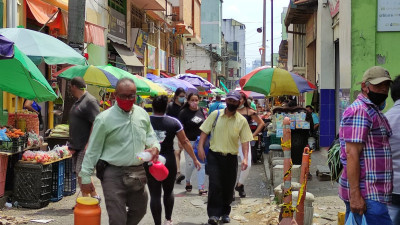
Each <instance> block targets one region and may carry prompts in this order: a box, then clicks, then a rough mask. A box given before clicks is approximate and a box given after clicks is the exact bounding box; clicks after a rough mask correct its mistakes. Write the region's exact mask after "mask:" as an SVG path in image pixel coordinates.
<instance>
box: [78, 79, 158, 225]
mask: <svg viewBox="0 0 400 225" xmlns="http://www.w3.org/2000/svg"><path fill="white" fill-rule="evenodd" d="M115 95H116V101H117V104H115V105H114V106H113V107H111V108H110V109H108V110H106V111H104V112H102V113H100V114H99V115H98V116H97V117H96V120H95V121H94V125H93V130H92V133H91V135H90V139H89V143H88V146H87V150H86V154H85V158H84V160H83V163H82V170H81V172H80V173H79V176H80V177H81V178H82V192H89V191H91V190H92V189H93V184H91V182H90V177H91V175H92V173H93V170H94V167H95V166H96V173H97V174H96V175H97V177H98V178H99V179H100V180H101V184H102V187H103V193H104V198H105V203H106V207H107V212H108V216H109V224H111V225H122V224H123V225H125V224H138V223H139V222H140V220H141V219H142V218H143V216H144V215H145V214H146V209H147V201H148V196H147V191H146V189H145V184H146V182H147V181H146V174H145V171H144V168H143V166H142V163H143V162H142V161H140V160H139V159H137V157H136V155H137V154H138V153H140V152H143V151H147V152H150V153H151V154H152V156H153V159H157V157H158V153H159V149H160V144H159V142H158V140H157V137H156V135H155V133H154V131H153V128H152V126H151V123H150V118H149V115H148V114H147V112H146V111H145V110H144V109H142V108H140V107H139V106H136V105H134V102H135V100H136V86H135V83H134V82H133V81H132V80H130V79H126V78H125V79H121V80H119V81H118V83H117V87H116V92H115ZM126 207H128V212H127V211H126Z"/></svg>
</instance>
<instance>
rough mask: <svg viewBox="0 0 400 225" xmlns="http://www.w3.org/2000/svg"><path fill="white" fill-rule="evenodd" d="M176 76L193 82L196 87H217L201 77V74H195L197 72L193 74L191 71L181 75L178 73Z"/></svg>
mask: <svg viewBox="0 0 400 225" xmlns="http://www.w3.org/2000/svg"><path fill="white" fill-rule="evenodd" d="M175 78H177V79H180V80H184V81H187V82H189V83H191V84H192V85H193V86H195V87H196V88H203V89H206V90H208V89H211V88H214V87H215V86H214V85H213V84H212V83H210V82H209V81H208V80H206V79H204V78H202V77H200V76H199V75H195V74H191V73H187V74H179V75H176V76H175Z"/></svg>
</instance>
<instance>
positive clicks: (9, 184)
mask: <svg viewBox="0 0 400 225" xmlns="http://www.w3.org/2000/svg"><path fill="white" fill-rule="evenodd" d="M21 157H22V153H19V154H15V155H10V156H9V157H8V165H7V176H6V187H5V189H6V191H12V190H13V188H14V168H15V165H16V164H17V162H18V160H20V159H21Z"/></svg>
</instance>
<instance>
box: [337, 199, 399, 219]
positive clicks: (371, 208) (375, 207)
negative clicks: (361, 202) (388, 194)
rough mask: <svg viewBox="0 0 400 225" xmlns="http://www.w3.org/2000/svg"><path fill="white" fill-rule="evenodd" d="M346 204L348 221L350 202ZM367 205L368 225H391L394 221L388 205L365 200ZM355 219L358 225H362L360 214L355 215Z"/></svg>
mask: <svg viewBox="0 0 400 225" xmlns="http://www.w3.org/2000/svg"><path fill="white" fill-rule="evenodd" d="M344 203H345V204H346V220H347V218H348V217H349V213H350V202H346V201H345V202H344ZM365 204H367V211H365V212H364V215H365V219H366V221H367V224H368V225H391V224H393V223H392V220H391V219H390V216H389V212H388V207H387V206H386V204H384V203H381V202H377V201H372V200H368V199H366V200H365ZM353 215H354V218H355V219H356V221H357V224H359V225H361V221H362V215H360V214H353Z"/></svg>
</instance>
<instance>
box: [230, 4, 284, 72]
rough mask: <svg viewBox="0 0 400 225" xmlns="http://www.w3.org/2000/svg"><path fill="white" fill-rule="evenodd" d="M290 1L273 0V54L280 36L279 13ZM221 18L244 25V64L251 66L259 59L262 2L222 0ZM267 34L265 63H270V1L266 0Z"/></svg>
mask: <svg viewBox="0 0 400 225" xmlns="http://www.w3.org/2000/svg"><path fill="white" fill-rule="evenodd" d="M289 1H290V0H274V40H273V42H274V52H275V53H276V52H278V50H279V44H280V42H281V36H282V25H281V13H282V10H283V7H287V6H288V5H289ZM222 18H223V19H235V20H237V21H239V22H241V23H244V24H245V25H246V64H247V66H250V65H251V62H252V61H253V60H255V59H260V58H261V55H260V53H259V48H260V47H261V46H262V34H261V33H257V28H258V27H262V25H263V24H262V23H263V21H262V18H263V0H224V2H223V5H222ZM266 22H267V29H266V30H267V33H266V38H267V42H266V51H267V56H266V58H267V61H270V58H271V57H270V52H271V48H270V46H271V44H270V39H271V0H267V16H266Z"/></svg>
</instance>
